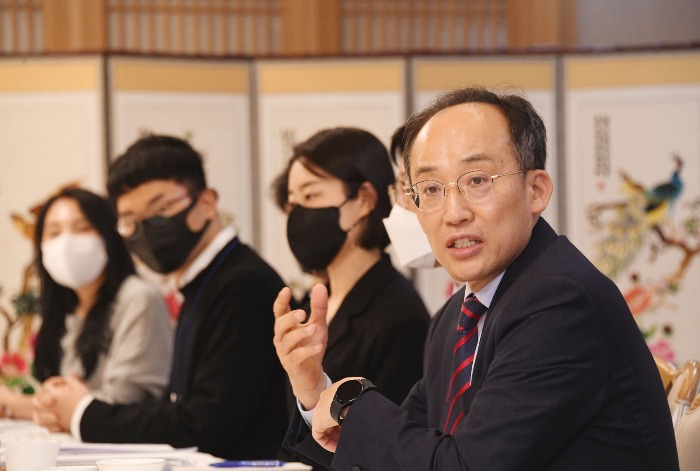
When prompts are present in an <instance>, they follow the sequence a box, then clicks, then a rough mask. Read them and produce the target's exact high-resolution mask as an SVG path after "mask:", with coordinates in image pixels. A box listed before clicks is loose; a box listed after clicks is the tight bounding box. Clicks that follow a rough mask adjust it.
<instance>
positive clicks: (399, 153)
mask: <svg viewBox="0 0 700 471" xmlns="http://www.w3.org/2000/svg"><path fill="white" fill-rule="evenodd" d="M404 134H406V125H405V124H402V125H401V126H399V127H398V128H396V130H395V131H394V134H392V135H391V143H390V144H389V156H390V157H391V160H392V161H393V162H394V163H395V164H396V165H401V164H403V148H404V145H403V140H404Z"/></svg>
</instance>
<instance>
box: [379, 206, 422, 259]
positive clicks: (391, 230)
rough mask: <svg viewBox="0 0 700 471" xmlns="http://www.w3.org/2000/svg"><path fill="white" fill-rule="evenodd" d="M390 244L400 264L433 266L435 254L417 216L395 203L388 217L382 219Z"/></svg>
mask: <svg viewBox="0 0 700 471" xmlns="http://www.w3.org/2000/svg"><path fill="white" fill-rule="evenodd" d="M382 222H384V227H385V228H386V232H387V234H389V239H391V245H392V247H393V248H394V252H395V253H396V257H397V259H398V262H399V263H400V264H401V266H404V267H410V268H434V267H435V256H434V255H433V251H432V249H431V248H430V243H428V237H427V236H426V235H425V233H424V232H423V229H421V227H420V224H419V223H418V216H416V214H415V213H414V212H412V211H409V210H408V209H405V208H402V207H401V206H400V205H398V204H395V205H394V207H393V208H392V209H391V213H389V217H388V218H384V219H382Z"/></svg>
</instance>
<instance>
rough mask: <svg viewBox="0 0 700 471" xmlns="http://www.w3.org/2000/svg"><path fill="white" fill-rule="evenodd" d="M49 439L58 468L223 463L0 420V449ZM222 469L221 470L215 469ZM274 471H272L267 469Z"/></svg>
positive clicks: (209, 470)
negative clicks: (120, 462) (133, 461)
mask: <svg viewBox="0 0 700 471" xmlns="http://www.w3.org/2000/svg"><path fill="white" fill-rule="evenodd" d="M17 439H50V440H57V441H59V443H61V451H60V452H59V454H58V463H57V464H58V465H59V466H61V465H64V464H66V465H67V464H94V462H95V461H96V460H98V459H108V458H131V457H140V458H165V459H167V460H168V463H169V464H168V467H166V470H170V471H214V470H216V469H217V468H213V467H211V466H209V465H210V464H211V463H217V462H220V461H222V460H221V459H219V458H216V457H214V456H212V455H209V454H206V453H201V452H199V451H197V450H196V449H195V448H188V449H175V448H172V447H170V446H169V445H161V444H110V443H80V442H78V441H77V440H76V439H75V438H73V436H71V435H70V434H67V433H50V432H49V431H48V430H47V429H45V428H43V427H40V426H38V425H36V424H35V423H34V422H31V421H27V420H15V419H0V447H2V441H3V440H17ZM218 469H223V468H218ZM235 469H236V471H260V470H261V469H263V468H235ZM267 469H273V468H267ZM274 469H275V470H280V471H310V470H311V469H312V468H311V466H307V465H305V464H301V463H285V464H284V465H283V466H281V467H277V468H274Z"/></svg>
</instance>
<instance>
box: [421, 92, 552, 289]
mask: <svg viewBox="0 0 700 471" xmlns="http://www.w3.org/2000/svg"><path fill="white" fill-rule="evenodd" d="M410 159H411V160H410V164H411V165H410V172H411V182H412V183H417V182H420V181H423V180H438V181H440V182H442V183H443V184H445V185H447V184H449V183H453V182H456V181H457V179H458V178H459V177H460V176H461V175H462V174H464V173H465V172H469V171H472V170H484V171H486V172H487V173H489V174H491V175H496V174H505V173H511V172H517V171H518V170H520V168H519V165H518V161H517V158H516V156H515V154H514V151H513V149H512V146H511V141H510V134H509V131H508V124H507V121H506V119H505V118H504V116H503V115H502V114H501V112H500V111H499V110H498V108H496V107H495V106H493V105H488V104H484V103H466V104H461V105H456V106H452V107H450V108H446V109H444V110H442V111H440V112H439V113H437V114H436V115H435V116H434V117H433V118H432V119H430V121H428V123H427V124H426V125H425V126H424V127H423V129H422V130H421V131H420V133H419V134H418V136H417V138H416V140H415V142H414V144H413V148H412V150H411V155H410ZM542 178H545V179H547V181H549V183H551V180H548V179H549V177H548V175H547V174H546V172H544V171H542V170H533V171H528V172H527V173H526V174H525V178H524V179H523V177H522V175H521V174H516V175H510V176H504V177H501V178H497V179H496V180H494V182H493V187H492V188H491V192H490V194H489V196H488V197H486V199H484V200H482V201H479V202H477V203H472V202H469V201H467V199H465V198H464V197H463V196H462V195H461V194H460V192H459V190H458V189H457V187H456V185H449V186H447V197H446V198H445V201H444V204H443V205H442V207H441V208H440V209H437V210H435V211H432V212H425V211H418V220H419V222H420V224H421V227H422V228H423V231H424V232H425V233H426V235H427V236H428V240H429V241H430V245H431V247H432V249H433V253H434V254H435V258H436V259H437V260H438V262H439V263H440V265H442V266H443V267H444V268H445V269H446V270H447V271H448V272H449V274H450V275H451V276H452V278H454V279H455V280H458V281H464V282H467V283H469V287H470V288H471V289H472V290H473V291H478V290H480V289H481V288H483V287H484V286H485V285H486V284H487V283H488V282H489V281H491V280H493V279H494V278H495V277H496V276H497V275H498V274H499V273H501V272H502V271H503V270H505V269H506V267H508V265H509V264H510V263H511V262H512V261H513V260H514V259H515V258H516V257H517V256H518V254H519V253H520V252H521V251H522V250H523V248H524V247H525V245H527V243H528V241H529V239H530V234H531V231H532V227H533V226H534V224H535V222H536V220H537V214H539V212H541V211H542V210H543V209H544V207H546V202H547V201H548V200H549V195H550V194H551V186H550V187H549V193H546V189H545V190H543V189H542V188H539V187H538V184H537V183H535V182H536V181H537V182H540V181H541V179H542ZM543 191H544V192H545V193H546V195H543ZM543 204H544V207H543V206H542V205H543Z"/></svg>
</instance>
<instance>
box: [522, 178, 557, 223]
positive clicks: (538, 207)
mask: <svg viewBox="0 0 700 471" xmlns="http://www.w3.org/2000/svg"><path fill="white" fill-rule="evenodd" d="M527 182H528V184H529V186H530V190H531V197H530V205H531V208H532V214H533V215H534V214H537V215H539V214H541V213H542V212H543V211H544V210H545V209H546V208H547V205H548V204H549V199H550V198H551V197H552V193H553V192H554V183H553V182H552V177H550V176H549V173H547V172H546V171H545V170H530V171H528V175H527Z"/></svg>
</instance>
